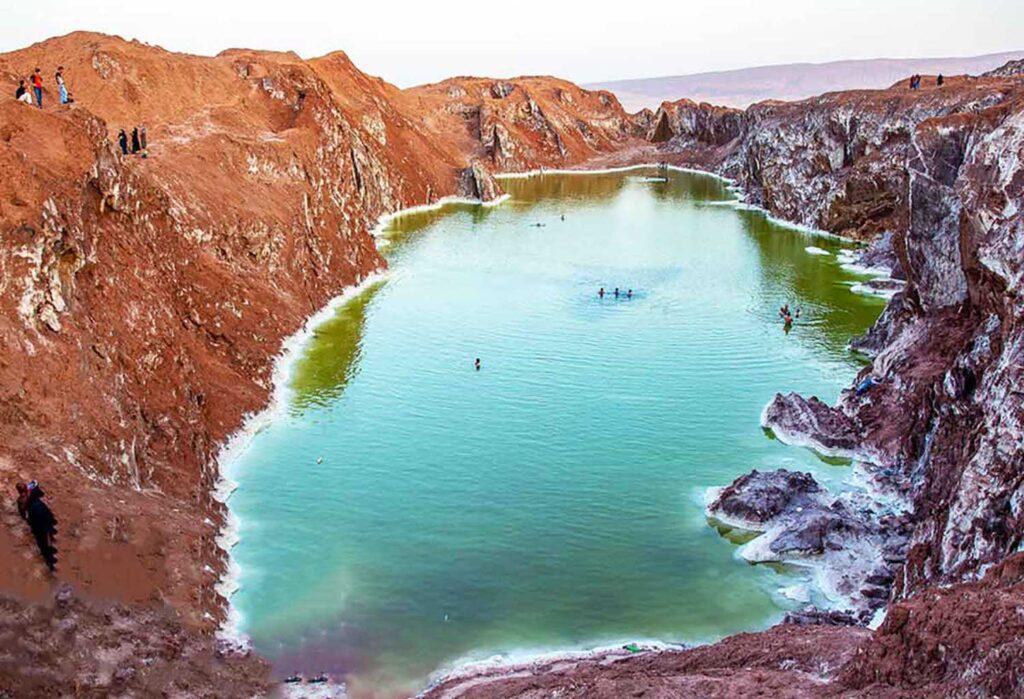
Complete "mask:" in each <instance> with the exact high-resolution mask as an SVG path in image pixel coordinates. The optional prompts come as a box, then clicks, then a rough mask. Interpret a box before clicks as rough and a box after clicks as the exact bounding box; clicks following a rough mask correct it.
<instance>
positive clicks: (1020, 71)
mask: <svg viewBox="0 0 1024 699" xmlns="http://www.w3.org/2000/svg"><path fill="white" fill-rule="evenodd" d="M1018 75H1024V58H1021V59H1017V60H1015V61H1007V62H1006V63H1004V64H1003V65H1001V66H999V67H998V68H993V69H992V70H990V71H988V72H987V73H984V76H985V77H986V78H1011V77H1015V76H1018Z"/></svg>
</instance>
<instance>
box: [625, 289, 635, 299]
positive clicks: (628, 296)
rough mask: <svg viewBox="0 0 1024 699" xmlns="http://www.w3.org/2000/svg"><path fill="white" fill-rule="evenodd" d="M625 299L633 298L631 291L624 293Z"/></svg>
mask: <svg viewBox="0 0 1024 699" xmlns="http://www.w3.org/2000/svg"><path fill="white" fill-rule="evenodd" d="M626 298H627V299H631V298H633V290H632V289H630V290H629V291H627V292H626Z"/></svg>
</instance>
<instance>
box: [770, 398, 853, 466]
mask: <svg viewBox="0 0 1024 699" xmlns="http://www.w3.org/2000/svg"><path fill="white" fill-rule="evenodd" d="M761 426H762V427H766V428H768V429H770V430H772V432H774V433H775V436H776V437H778V438H779V439H781V440H782V441H784V442H786V443H787V444H794V445H800V446H806V447H811V448H812V449H815V450H817V451H820V452H822V453H824V454H831V455H837V456H854V455H856V454H857V453H858V451H859V450H860V445H861V439H860V436H859V434H858V431H857V427H856V425H855V424H854V422H853V420H851V419H850V417H849V416H847V415H846V414H845V413H844V412H842V411H841V410H838V409H836V408H833V407H831V406H829V405H827V404H825V403H823V402H822V401H820V400H818V399H817V398H816V397H813V396H812V397H811V398H804V397H803V396H801V395H799V394H797V393H788V394H786V395H783V394H781V393H778V394H776V395H775V398H774V399H773V400H772V402H771V403H769V404H768V406H767V407H766V408H765V409H764V412H763V413H762V415H761Z"/></svg>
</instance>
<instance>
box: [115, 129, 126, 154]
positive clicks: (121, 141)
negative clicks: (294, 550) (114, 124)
mask: <svg viewBox="0 0 1024 699" xmlns="http://www.w3.org/2000/svg"><path fill="white" fill-rule="evenodd" d="M117 144H118V145H119V146H121V155H128V134H126V133H125V132H124V129H121V130H120V131H118V132H117Z"/></svg>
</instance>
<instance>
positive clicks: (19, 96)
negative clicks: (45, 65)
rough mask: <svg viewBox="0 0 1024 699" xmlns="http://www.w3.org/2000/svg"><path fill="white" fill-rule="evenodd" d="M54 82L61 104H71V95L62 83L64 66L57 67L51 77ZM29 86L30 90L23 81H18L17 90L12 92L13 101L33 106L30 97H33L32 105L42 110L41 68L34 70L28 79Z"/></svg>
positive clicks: (65, 84)
mask: <svg viewBox="0 0 1024 699" xmlns="http://www.w3.org/2000/svg"><path fill="white" fill-rule="evenodd" d="M53 79H54V82H56V83H57V92H58V94H59V96H60V103H61V104H71V103H72V102H74V101H75V100H74V99H73V98H72V97H71V93H69V92H68V86H67V83H66V82H64V66H57V73H56V74H55V75H54V76H53ZM28 82H29V83H30V84H31V86H32V87H31V89H29V87H28V86H27V85H26V84H25V81H24V80H19V81H18V89H16V90H15V91H14V99H16V100H18V101H19V102H24V103H25V104H33V100H32V96H33V95H35V102H34V104H35V105H36V106H37V107H39V109H42V108H43V71H42V69H41V68H36V70H35V72H34V73H32V77H30V78H29V79H28Z"/></svg>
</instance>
